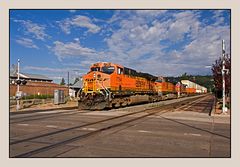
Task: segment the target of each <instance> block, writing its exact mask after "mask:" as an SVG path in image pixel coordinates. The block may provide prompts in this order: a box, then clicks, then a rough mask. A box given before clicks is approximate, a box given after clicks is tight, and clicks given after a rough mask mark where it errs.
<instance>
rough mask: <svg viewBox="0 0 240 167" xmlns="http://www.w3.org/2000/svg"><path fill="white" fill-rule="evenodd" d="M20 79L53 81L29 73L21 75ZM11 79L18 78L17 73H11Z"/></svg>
mask: <svg viewBox="0 0 240 167" xmlns="http://www.w3.org/2000/svg"><path fill="white" fill-rule="evenodd" d="M19 76H20V78H25V79H37V80H45V81H52V79H50V78H48V77H46V76H44V75H40V74H28V73H19ZM10 77H17V73H14V72H10Z"/></svg>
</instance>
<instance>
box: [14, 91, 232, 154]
mask: <svg viewBox="0 0 240 167" xmlns="http://www.w3.org/2000/svg"><path fill="white" fill-rule="evenodd" d="M213 111H214V96H212V95H210V94H207V95H200V96H193V97H186V98H181V99H173V100H167V101H161V102H158V103H149V104H142V105H137V106H130V107H125V108H118V109H111V110H103V111H88V110H81V111H79V110H77V109H71V110H61V109H58V110H54V111H44V112H29V113H27V112H26V113H24V114H13V115H11V116H10V157H17V158H19V157H20V158H23V157H24V158H25V157H230V156H231V155H230V139H231V134H230V117H229V116H228V115H222V116H218V115H214V113H213Z"/></svg>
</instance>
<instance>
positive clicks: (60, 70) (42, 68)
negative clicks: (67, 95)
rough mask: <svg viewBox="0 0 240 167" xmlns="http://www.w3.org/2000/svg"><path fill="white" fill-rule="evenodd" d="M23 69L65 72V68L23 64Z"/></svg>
mask: <svg viewBox="0 0 240 167" xmlns="http://www.w3.org/2000/svg"><path fill="white" fill-rule="evenodd" d="M24 70H35V71H46V72H66V71H67V70H68V69H65V68H50V67H38V66H25V67H24Z"/></svg>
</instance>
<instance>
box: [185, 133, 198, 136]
mask: <svg viewBox="0 0 240 167" xmlns="http://www.w3.org/2000/svg"><path fill="white" fill-rule="evenodd" d="M184 135H191V136H202V135H201V134H196V133H184Z"/></svg>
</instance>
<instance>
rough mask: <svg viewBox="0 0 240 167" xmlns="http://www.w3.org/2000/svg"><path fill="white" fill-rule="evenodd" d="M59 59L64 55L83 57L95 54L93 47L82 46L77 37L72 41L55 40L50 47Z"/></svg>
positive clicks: (64, 56)
mask: <svg viewBox="0 0 240 167" xmlns="http://www.w3.org/2000/svg"><path fill="white" fill-rule="evenodd" d="M51 50H52V51H53V52H54V54H55V55H56V56H57V57H58V58H59V60H61V59H63V58H66V57H74V56H75V57H84V56H90V57H91V56H97V52H96V51H95V50H94V49H91V48H87V47H83V46H81V45H80V42H79V39H78V40H75V41H74V42H67V43H63V42H60V41H55V42H54V46H53V47H52V49H51Z"/></svg>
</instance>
